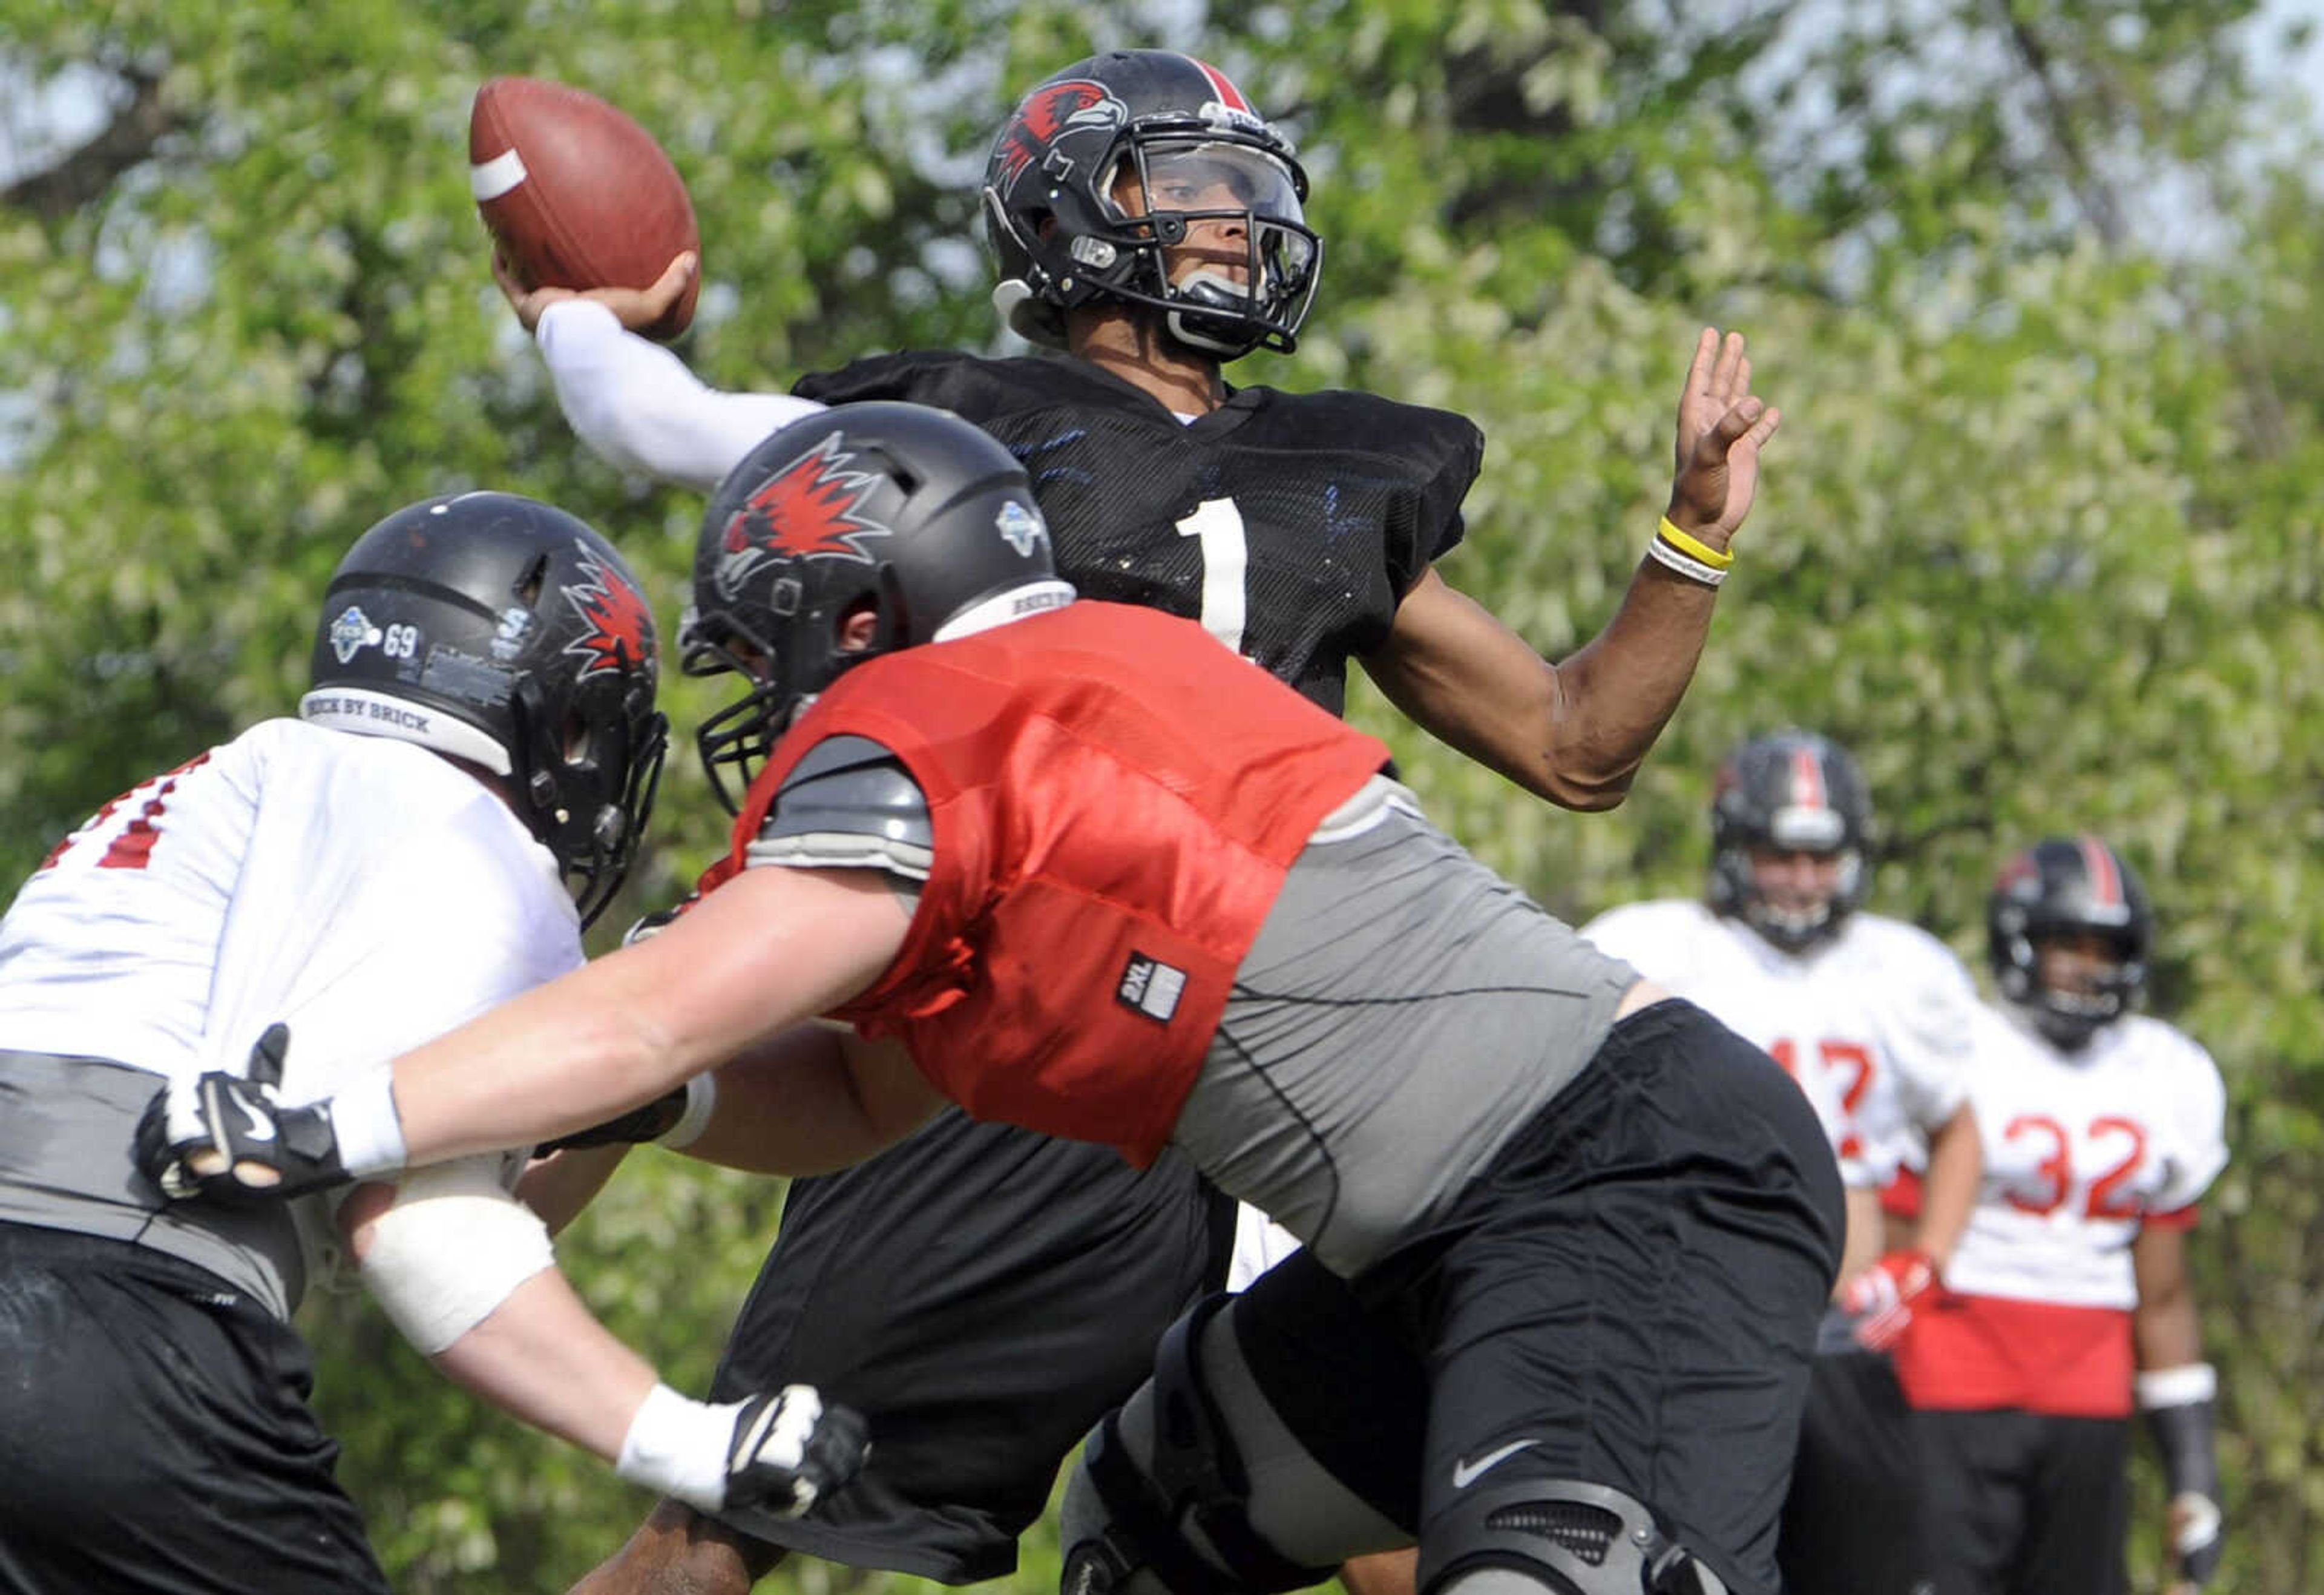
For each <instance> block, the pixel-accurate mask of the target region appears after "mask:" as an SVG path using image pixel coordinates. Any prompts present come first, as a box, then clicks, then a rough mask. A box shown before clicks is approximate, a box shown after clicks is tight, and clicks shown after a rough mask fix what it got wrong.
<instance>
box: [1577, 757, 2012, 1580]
mask: <svg viewBox="0 0 2324 1595" xmlns="http://www.w3.org/2000/svg"><path fill="white" fill-rule="evenodd" d="M1871 823H1872V815H1871V802H1870V798H1869V795H1868V793H1867V789H1866V787H1865V782H1864V778H1863V775H1862V772H1861V771H1860V770H1858V766H1857V763H1856V761H1855V760H1854V759H1853V758H1851V757H1850V756H1849V753H1848V752H1847V751H1846V750H1845V749H1843V748H1841V747H1840V745H1839V744H1838V743H1836V742H1832V741H1831V739H1829V738H1827V737H1822V736H1818V735H1816V734H1814V733H1810V732H1803V731H1782V732H1776V733H1773V734H1771V735H1768V736H1764V737H1758V738H1756V739H1754V740H1752V741H1750V742H1746V743H1744V744H1743V746H1742V747H1740V748H1738V750H1736V751H1735V752H1734V753H1733V754H1731V755H1730V756H1729V759H1728V761H1727V762H1726V764H1725V765H1724V766H1723V767H1722V768H1721V770H1720V776H1719V780H1718V785H1717V790H1716V795H1715V797H1714V798H1713V801H1712V807H1711V831H1712V863H1711V882H1710V890H1709V891H1708V893H1707V894H1706V900H1701V901H1698V900H1694V899H1667V900H1664V901H1659V902H1648V903H1634V904H1630V905H1628V906H1626V907H1622V908H1613V909H1609V911H1608V912H1606V913H1605V914H1603V915H1600V917H1598V918H1597V919H1595V920H1592V921H1591V923H1590V924H1588V925H1586V926H1584V927H1582V934H1583V935H1585V936H1589V937H1590V938H1591V940H1592V941H1595V942H1596V943H1597V944H1598V945H1600V947H1603V948H1604V949H1606V950H1607V951H1608V952H1609V953H1612V954H1615V955H1616V956H1618V957H1620V958H1624V959H1627V960H1628V961H1629V962H1630V963H1633V964H1635V965H1637V968H1638V969H1639V970H1640V971H1641V972H1642V973H1646V974H1647V975H1648V976H1650V977H1651V978H1652V979H1654V980H1655V981H1658V982H1661V983H1662V984H1664V985H1665V986H1667V987H1668V988H1669V989H1670V990H1672V991H1676V992H1678V993H1680V994H1681V995H1683V996H1684V997H1686V998H1688V999H1689V1000H1692V1001H1694V1002H1697V1003H1700V1004H1701V1006H1703V1007H1704V1008H1706V1009H1708V1010H1711V1012H1712V1013H1714V1014H1716V1015H1718V1016H1719V1018H1720V1019H1722V1020H1724V1021H1725V1022H1726V1023H1727V1024H1728V1025H1729V1027H1730V1028H1733V1029H1734V1030H1736V1031H1737V1032H1738V1034H1740V1035H1742V1036H1745V1037H1748V1038H1749V1039H1751V1040H1752V1041H1755V1042H1757V1044H1758V1045H1759V1046H1763V1047H1765V1048H1766V1050H1767V1051H1768V1052H1769V1053H1771V1054H1772V1055H1774V1056H1775V1059H1776V1061H1777V1062H1779V1063H1781V1064H1782V1065H1784V1068H1785V1069H1786V1070H1787V1071H1788V1072H1789V1073H1790V1074H1792V1076H1793V1077H1794V1079H1795V1080H1797V1081H1798V1082H1799V1083H1800V1085H1801V1087H1802V1089H1803V1090H1804V1091H1805V1092H1806V1093H1807V1095H1808V1099H1809V1101H1810V1102H1812V1103H1813V1104H1814V1106H1815V1109H1816V1112H1817V1117H1818V1118H1819V1119H1820V1120H1821V1121H1822V1123H1823V1126H1824V1130H1825V1133H1826V1134H1827V1135H1828V1136H1829V1137H1830V1139H1831V1145H1832V1149H1833V1152H1834V1153H1835V1155H1836V1156H1837V1157H1838V1158H1839V1159H1840V1174H1841V1177H1842V1179H1843V1180H1844V1182H1845V1183H1846V1185H1847V1187H1848V1205H1849V1223H1848V1248H1847V1253H1846V1260H1845V1262H1844V1263H1843V1266H1842V1269H1841V1284H1840V1289H1839V1292H1838V1293H1837V1303H1836V1305H1835V1306H1834V1309H1833V1313H1832V1315H1831V1320H1830V1322H1828V1323H1827V1325H1826V1331H1825V1334H1824V1337H1823V1343H1822V1347H1821V1350H1822V1351H1823V1353H1824V1354H1823V1355H1821V1356H1820V1357H1819V1358H1818V1359H1817V1363H1816V1369H1815V1377H1814V1379H1813V1380H1812V1383H1811V1384H1810V1387H1809V1393H1808V1409H1807V1415H1806V1418H1805V1421H1804V1423H1803V1427H1802V1431H1801V1442H1800V1454H1799V1457H1798V1460H1797V1461H1796V1462H1795V1464H1794V1471H1793V1476H1792V1493H1791V1496H1790V1498H1789V1499H1788V1500H1787V1501H1786V1502H1785V1505H1784V1535H1783V1543H1782V1544H1781V1546H1780V1549H1779V1554H1780V1557H1781V1560H1782V1562H1783V1565H1784V1584H1785V1587H1786V1588H1787V1589H1788V1590H1792V1591H1793V1592H1794V1595H1817V1592H1819V1591H1824V1590H1831V1591H1834V1592H1835V1595H1838V1592H1847V1595H1891V1592H1893V1595H1908V1592H1909V1591H1911V1590H1914V1588H1915V1587H1916V1585H1917V1584H1918V1582H1919V1580H1920V1578H1921V1574H1922V1556H1921V1553H1920V1548H1919V1538H1920V1536H1919V1535H1918V1534H1917V1532H1916V1530H1915V1525H1916V1522H1917V1506H1916V1501H1917V1498H1918V1493H1919V1480H1918V1472H1917V1470H1916V1469H1915V1467H1914V1459H1913V1454H1912V1434H1911V1428H1910V1423H1909V1419H1908V1416H1907V1414H1906V1412H1905V1408H1904V1398H1903V1395H1902V1392H1901V1391H1900V1390H1899V1389H1898V1388H1897V1385H1896V1380H1895V1374H1894V1373H1893V1371H1892V1370H1891V1369H1890V1367H1889V1365H1888V1362H1887V1360H1886V1356H1885V1355H1883V1353H1884V1352H1885V1351H1886V1348H1887V1347H1888V1346H1889V1345H1891V1344H1893V1343H1894V1341H1895V1338H1896V1337H1897V1335H1898V1334H1900V1333H1902V1332H1904V1328H1905V1326H1906V1325H1907V1324H1908V1323H1909V1322H1910V1321H1911V1317H1912V1314H1913V1312H1914V1305H1915V1302H1916V1300H1917V1299H1918V1298H1919V1297H1920V1296H1921V1295H1922V1293H1923V1292H1925V1291H1926V1290H1927V1289H1928V1288H1929V1287H1930V1286H1931V1285H1932V1283H1933V1281H1934V1280H1935V1279H1936V1278H1937V1277H1938V1276H1939V1275H1940V1273H1941V1270H1942V1269H1943V1268H1944V1266H1945V1262H1946V1259H1947V1258H1948V1257H1949V1255H1950V1252H1951V1250H1952V1248H1953V1245H1954V1242H1955V1241H1956V1240H1957V1239H1958V1238H1959V1235H1960V1230H1961V1227H1962V1225H1963V1224H1965V1223H1966V1222H1967V1221H1968V1217H1969V1209H1970V1207H1971V1205H1972V1204H1973V1203H1975V1201H1976V1199H1977V1191H1978V1133H1977V1129H1976V1126H1975V1123H1974V1115H1973V1114H1972V1113H1971V1111H1969V1107H1968V1105H1967V1098H1968V1081H1967V1073H1968V1071H1967V1063H1968V1057H1969V1054H1968V1050H1967V1048H1968V1036H1969V1022H1970V1018H1971V1016H1972V1014H1973V1013H1974V1012H1975V1010H1976V1008H1977V995H1976V991H1975V988H1974V987H1973V986H1972V985H1971V983H1970V981H1969V972H1968V971H1967V970H1965V969H1963V968H1962V967H1961V964H1960V959H1958V958H1956V957H1955V956H1954V955H1953V954H1952V952H1951V950H1950V949H1949V948H1947V947H1946V946H1945V945H1944V944H1943V943H1941V942H1940V941H1938V940H1937V939H1936V938H1935V937H1934V936H1930V935H1929V934H1928V933H1927V932H1925V931H1923V930H1921V929H1919V928H1918V927H1914V926H1910V925H1906V924H1904V923H1903V922H1901V921H1899V920H1895V919H1887V918H1883V917H1880V916H1878V915H1875V914H1867V913H1865V912H1863V911H1862V909H1861V908H1859V907H1858V904H1859V903H1860V902H1861V900H1862V898H1863V894H1864V887H1865V876H1866V871H1865V864H1864V859H1863V848H1864V844H1865V842H1866V838H1867V833H1868V831H1869V830H1870V828H1871ZM1923 1166H1930V1167H1932V1169H1933V1171H1934V1172H1933V1175H1932V1178H1931V1180H1930V1182H1929V1184H1930V1186H1931V1189H1932V1196H1931V1198H1930V1200H1929V1202H1928V1203H1927V1204H1926V1217H1925V1218H1924V1219H1923V1223H1922V1225H1921V1227H1920V1230H1919V1232H1918V1233H1917V1234H1915V1235H1914V1236H1913V1237H1912V1238H1911V1240H1910V1242H1909V1244H1908V1245H1907V1246H1906V1247H1904V1248H1903V1249H1899V1250H1896V1251H1894V1252H1891V1253H1889V1254H1888V1255H1886V1256H1883V1255H1881V1248H1882V1233H1883V1228H1884V1226H1883V1222H1882V1219H1881V1214H1880V1208H1879V1193H1880V1191H1881V1189H1882V1187H1884V1186H1885V1185H1887V1184H1888V1182H1889V1181H1891V1180H1893V1179H1894V1178H1895V1176H1896V1173H1897V1170H1898V1169H1899V1168H1900V1167H1911V1168H1914V1169H1919V1168H1921V1167H1923Z"/></svg>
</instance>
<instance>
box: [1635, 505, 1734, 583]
mask: <svg viewBox="0 0 2324 1595" xmlns="http://www.w3.org/2000/svg"><path fill="white" fill-rule="evenodd" d="M1655 536H1656V537H1658V538H1660V539H1663V541H1665V542H1666V543H1668V544H1669V545H1670V546H1671V547H1672V548H1674V549H1677V550H1678V551H1679V552H1680V553H1682V554H1685V555H1689V556H1691V557H1692V558H1696V559H1700V560H1701V561H1702V562H1703V563H1704V564H1705V565H1708V566H1709V567H1711V569H1713V570H1724V569H1726V568H1727V567H1729V566H1730V565H1732V564H1734V563H1735V555H1734V553H1733V552H1732V551H1731V550H1729V549H1714V548H1712V547H1711V545H1710V544H1709V543H1706V542H1704V541H1703V540H1702V539H1701V538H1699V537H1695V536H1692V534H1690V533H1687V532H1683V531H1681V530H1679V529H1678V528H1677V527H1675V526H1673V525H1672V524H1671V518H1670V517H1669V516H1667V515H1665V516H1664V517H1663V523H1662V524H1661V525H1660V526H1658V527H1656V528H1655Z"/></svg>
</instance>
